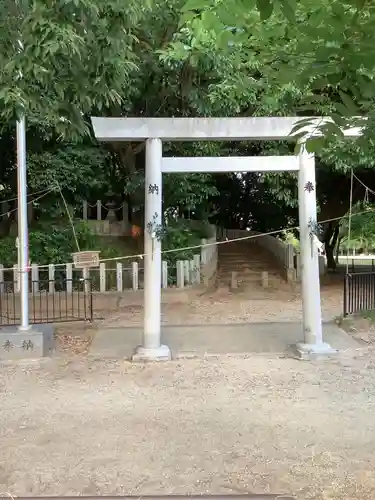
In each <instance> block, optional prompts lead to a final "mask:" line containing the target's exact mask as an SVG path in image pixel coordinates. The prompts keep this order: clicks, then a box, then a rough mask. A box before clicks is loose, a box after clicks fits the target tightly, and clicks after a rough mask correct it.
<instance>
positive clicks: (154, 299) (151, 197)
mask: <svg viewBox="0 0 375 500" xmlns="http://www.w3.org/2000/svg"><path fill="white" fill-rule="evenodd" d="M302 119H304V118H303V117H299V118H297V117H282V118H279V117H277V118H98V117H92V124H93V128H94V133H95V136H96V138H97V140H98V141H104V142H119V141H143V140H145V141H146V173H145V232H144V253H145V289H144V331H143V345H142V346H139V347H137V349H136V352H135V354H134V356H133V359H134V360H150V361H162V360H169V359H171V352H170V349H169V348H168V346H165V345H163V344H161V328H160V319H161V314H160V313H161V274H162V273H161V264H162V257H161V241H160V238H158V229H159V228H160V227H161V223H162V174H163V173H177V172H185V173H187V172H188V173H192V172H215V173H220V172H222V173H224V172H260V171H263V172H282V171H287V170H289V171H298V201H299V224H300V251H301V275H302V316H303V318H302V322H303V340H302V341H301V342H299V343H298V344H297V346H296V348H297V351H298V352H299V353H300V354H301V356H303V355H306V354H329V353H332V352H334V351H333V349H332V348H331V347H330V345H329V344H327V343H326V342H324V341H323V333H322V313H321V303H320V282H319V261H318V248H317V246H316V245H315V244H314V230H315V227H316V224H317V210H316V185H315V159H314V156H313V155H311V154H308V153H307V152H306V150H305V148H304V146H302V148H301V152H300V153H299V155H298V156H268V157H267V156H266V157H225V158H224V157H214V158H210V157H201V158H197V157H184V158H177V157H172V158H163V151H162V141H163V140H165V141H214V140H216V141H225V140H230V141H235V140H237V141H240V140H241V141H243V140H268V141H269V140H293V136H292V135H291V133H292V130H293V128H294V127H295V125H296V124H297V123H298V122H299V121H300V120H302ZM313 120H314V119H313ZM315 120H316V121H317V124H319V125H321V124H322V120H329V118H328V119H327V118H326V119H322V118H316V119H315ZM315 128H316V127H312V128H310V130H314V129H315ZM306 132H309V131H308V130H306ZM344 135H345V136H347V137H355V136H358V135H360V130H359V129H358V128H356V129H349V130H345V131H344Z"/></svg>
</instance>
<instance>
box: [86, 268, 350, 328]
mask: <svg viewBox="0 0 375 500" xmlns="http://www.w3.org/2000/svg"><path fill="white" fill-rule="evenodd" d="M341 281H342V280H340V279H339V277H336V276H334V277H327V278H326V279H325V281H324V282H323V284H322V288H321V300H322V313H323V318H324V319H325V320H329V321H330V320H332V318H333V317H337V316H339V315H340V314H342V308H343V285H342V282H341ZM189 293H190V297H189V299H188V300H185V301H184V302H181V303H179V304H176V303H169V304H168V303H167V304H164V305H163V306H162V321H163V323H165V324H171V325H180V324H195V325H196V324H202V323H203V324H222V323H226V324H230V323H248V322H253V323H259V322H262V321H272V322H274V321H299V320H300V319H301V315H302V300H301V290H300V286H299V285H293V284H288V283H285V282H283V281H279V282H278V283H274V284H273V286H270V287H269V288H268V289H263V288H261V287H260V286H259V285H257V284H254V286H247V288H246V289H241V288H239V289H238V290H232V291H230V290H229V288H228V287H225V288H224V287H223V288H219V289H212V290H207V291H203V290H195V289H191V290H190V291H189ZM95 308H96V309H97V314H98V316H99V315H100V316H101V317H102V325H103V326H105V327H110V326H122V325H124V326H133V325H141V324H142V321H143V307H142V306H141V305H129V306H128V305H127V304H126V303H122V304H121V305H120V307H118V308H117V309H116V310H112V311H111V314H110V315H106V313H105V311H104V310H102V308H101V306H100V303H99V302H97V303H94V310H95ZM99 310H102V313H101V314H100V313H99Z"/></svg>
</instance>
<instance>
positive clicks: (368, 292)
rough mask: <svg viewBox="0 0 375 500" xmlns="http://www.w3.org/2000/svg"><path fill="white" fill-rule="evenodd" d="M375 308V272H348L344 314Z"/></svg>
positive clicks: (345, 285) (345, 286)
mask: <svg viewBox="0 0 375 500" xmlns="http://www.w3.org/2000/svg"><path fill="white" fill-rule="evenodd" d="M374 309H375V273H346V274H345V281H344V316H348V315H349V314H354V313H358V312H361V311H371V310H374Z"/></svg>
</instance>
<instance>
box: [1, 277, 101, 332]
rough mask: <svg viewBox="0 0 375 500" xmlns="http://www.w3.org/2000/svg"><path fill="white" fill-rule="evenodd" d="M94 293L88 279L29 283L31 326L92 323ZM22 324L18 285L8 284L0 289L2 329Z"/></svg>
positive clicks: (8, 282)
mask: <svg viewBox="0 0 375 500" xmlns="http://www.w3.org/2000/svg"><path fill="white" fill-rule="evenodd" d="M92 317H93V308H92V291H91V280H89V279H75V280H73V279H72V280H69V279H61V280H53V282H51V281H49V280H44V281H37V282H33V281H32V282H31V283H30V290H29V320H30V323H31V324H41V323H64V322H70V321H92ZM20 321H21V301H20V295H19V293H17V292H16V283H14V281H6V282H4V283H1V288H0V325H1V326H6V325H9V326H11V325H18V324H20Z"/></svg>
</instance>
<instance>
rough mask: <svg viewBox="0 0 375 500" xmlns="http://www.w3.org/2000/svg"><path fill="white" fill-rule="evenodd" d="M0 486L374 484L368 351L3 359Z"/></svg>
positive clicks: (90, 490) (279, 488)
mask: <svg viewBox="0 0 375 500" xmlns="http://www.w3.org/2000/svg"><path fill="white" fill-rule="evenodd" d="M0 368H1V378H0V405H1V412H0V446H1V453H0V491H3V492H9V493H11V494H13V495H48V494H54V495H57V494H59V495H68V494H72V495H75V494H102V495H104V494H133V495H145V494H157V493H165V494H168V493H174V494H177V493H181V494H188V493H197V494H198V493H248V492H249V493H251V492H254V493H266V492H274V493H294V494H295V495H296V497H297V498H298V499H301V500H302V499H310V498H315V499H322V500H326V499H337V500H338V499H340V500H343V499H351V500H369V499H371V500H372V499H373V498H374V495H375V472H374V471H375V457H374V447H375V421H374V411H375V403H374V401H375V399H374V396H375V369H374V368H375V353H374V352H373V351H372V347H366V348H365V349H364V350H363V351H359V352H358V353H357V357H347V358H340V359H336V360H330V361H325V362H309V363H306V362H300V361H297V360H293V359H267V358H265V357H251V358H248V359H239V358H237V359H236V358H227V357H222V358H220V359H210V360H185V361H183V362H170V363H166V364H159V365H158V364H148V365H134V364H133V365H132V364H129V363H124V362H113V361H111V362H109V361H102V360H92V359H90V358H84V357H75V358H70V359H61V358H60V359H50V360H47V359H45V360H42V361H34V362H31V361H28V362H18V363H11V362H4V363H2V364H1V367H0Z"/></svg>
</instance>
